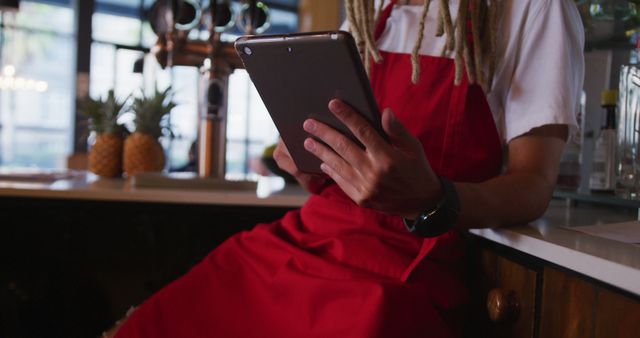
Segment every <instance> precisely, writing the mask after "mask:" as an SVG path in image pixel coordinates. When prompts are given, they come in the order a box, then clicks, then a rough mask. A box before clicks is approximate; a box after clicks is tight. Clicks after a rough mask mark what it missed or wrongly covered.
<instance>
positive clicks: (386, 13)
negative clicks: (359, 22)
mask: <svg viewBox="0 0 640 338" xmlns="http://www.w3.org/2000/svg"><path fill="white" fill-rule="evenodd" d="M380 1H384V0H380ZM397 2H398V0H391V2H389V4H388V5H387V7H385V8H384V10H383V11H382V13H380V18H379V19H378V22H377V23H376V31H375V33H374V35H373V37H374V39H375V40H378V39H379V38H380V36H381V35H382V32H384V28H385V27H386V26H387V20H389V17H390V16H391V11H393V6H395V4H396V3H397Z"/></svg>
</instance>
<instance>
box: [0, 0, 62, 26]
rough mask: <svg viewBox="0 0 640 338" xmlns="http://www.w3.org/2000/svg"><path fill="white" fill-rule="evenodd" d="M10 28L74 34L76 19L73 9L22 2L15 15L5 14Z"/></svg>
mask: <svg viewBox="0 0 640 338" xmlns="http://www.w3.org/2000/svg"><path fill="white" fill-rule="evenodd" d="M4 19H6V21H7V25H8V26H15V27H24V28H31V29H39V30H45V31H51V32H56V33H64V34H73V30H74V18H73V9H72V8H71V7H62V6H52V5H47V4H43V3H36V2H31V1H21V2H20V10H19V11H18V12H16V14H15V15H12V14H8V13H7V14H5V18H4Z"/></svg>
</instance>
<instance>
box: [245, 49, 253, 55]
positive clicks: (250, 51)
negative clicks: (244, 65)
mask: <svg viewBox="0 0 640 338" xmlns="http://www.w3.org/2000/svg"><path fill="white" fill-rule="evenodd" d="M244 53H245V54H247V55H251V54H253V51H252V50H251V48H249V47H244Z"/></svg>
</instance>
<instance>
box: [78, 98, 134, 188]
mask: <svg viewBox="0 0 640 338" xmlns="http://www.w3.org/2000/svg"><path fill="white" fill-rule="evenodd" d="M125 102H126V100H124V101H119V100H118V99H116V97H115V94H114V92H113V90H110V91H109V94H108V95H107V98H106V99H105V100H100V99H98V100H93V99H91V98H86V99H84V101H83V102H81V103H80V111H81V113H82V114H83V115H85V116H87V117H88V118H89V129H90V130H91V131H93V132H95V133H96V142H95V143H94V145H93V147H91V151H90V152H89V170H90V171H91V172H93V173H95V174H96V175H99V176H104V177H118V176H120V175H122V149H123V142H124V140H123V139H124V137H125V135H126V133H127V130H126V128H125V127H124V126H123V125H121V124H119V123H118V118H119V117H120V116H121V115H122V113H123V110H124V109H123V108H124V106H125Z"/></svg>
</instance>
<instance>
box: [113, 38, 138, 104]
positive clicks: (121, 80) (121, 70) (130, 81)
mask: <svg viewBox="0 0 640 338" xmlns="http://www.w3.org/2000/svg"><path fill="white" fill-rule="evenodd" d="M143 57H144V53H142V52H140V51H136V50H130V49H117V50H116V69H115V74H116V81H115V87H114V88H115V92H116V96H119V97H127V96H129V95H137V94H139V93H140V91H141V90H142V83H143V77H142V74H138V73H134V72H133V64H134V63H135V62H136V61H138V59H140V58H143Z"/></svg>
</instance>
